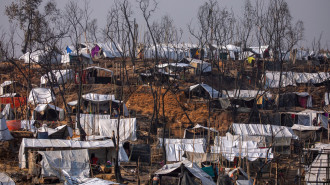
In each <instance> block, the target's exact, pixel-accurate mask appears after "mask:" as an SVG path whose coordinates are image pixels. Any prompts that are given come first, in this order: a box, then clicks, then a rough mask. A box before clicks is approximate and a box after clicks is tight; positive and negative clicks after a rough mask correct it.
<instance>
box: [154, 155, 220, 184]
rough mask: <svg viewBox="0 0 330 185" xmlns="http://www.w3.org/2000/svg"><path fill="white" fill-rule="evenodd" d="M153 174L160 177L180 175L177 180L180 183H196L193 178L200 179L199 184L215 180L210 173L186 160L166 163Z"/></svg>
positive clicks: (212, 182)
mask: <svg viewBox="0 0 330 185" xmlns="http://www.w3.org/2000/svg"><path fill="white" fill-rule="evenodd" d="M155 174H156V175H159V176H160V178H162V176H170V177H177V178H178V177H180V178H179V179H180V180H179V182H181V183H180V184H182V185H189V184H198V183H197V182H196V180H194V178H197V179H198V180H199V181H201V184H203V185H215V182H214V181H213V179H212V177H211V176H210V175H208V174H207V173H205V172H204V171H203V170H202V169H201V168H199V167H198V166H197V165H196V164H195V163H192V162H190V161H188V160H184V161H181V162H178V163H173V164H166V165H164V166H163V167H162V168H160V169H159V170H157V171H156V172H155ZM179 174H181V176H179ZM193 177H194V178H193Z"/></svg>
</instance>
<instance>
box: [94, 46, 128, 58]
mask: <svg viewBox="0 0 330 185" xmlns="http://www.w3.org/2000/svg"><path fill="white" fill-rule="evenodd" d="M97 45H98V46H99V47H100V48H101V49H102V51H103V55H104V57H106V58H116V57H121V53H123V50H122V49H121V46H120V45H119V44H118V43H113V42H110V43H97Z"/></svg>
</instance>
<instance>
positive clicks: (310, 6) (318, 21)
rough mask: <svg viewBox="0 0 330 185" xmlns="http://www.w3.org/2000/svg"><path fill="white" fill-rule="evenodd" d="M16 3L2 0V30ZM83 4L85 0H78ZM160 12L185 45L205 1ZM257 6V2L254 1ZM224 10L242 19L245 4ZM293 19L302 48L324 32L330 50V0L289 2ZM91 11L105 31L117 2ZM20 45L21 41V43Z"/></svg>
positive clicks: (103, 0)
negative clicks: (7, 9)
mask: <svg viewBox="0 0 330 185" xmlns="http://www.w3.org/2000/svg"><path fill="white" fill-rule="evenodd" d="M12 1H13V0H0V4H1V6H0V14H1V16H0V23H1V24H0V25H1V28H2V29H5V30H8V27H9V22H8V19H7V17H6V16H5V14H4V12H5V6H8V5H9V4H10V3H11V2H12ZM76 1H78V2H82V3H83V1H82V0H76ZM130 1H131V2H132V3H133V12H134V17H136V18H137V21H138V23H139V29H140V31H143V29H145V28H144V23H143V22H141V21H142V19H141V11H140V10H139V9H138V6H137V4H136V3H135V0H130ZM55 2H56V3H57V5H58V7H59V8H60V9H63V8H64V7H65V4H66V3H67V2H68V0H56V1H55ZM158 2H159V4H158V8H157V11H156V13H155V14H154V17H153V20H160V18H161V17H162V16H163V15H169V16H170V17H172V18H173V20H174V24H175V25H176V27H178V28H182V29H183V31H184V35H183V41H184V42H190V40H192V37H191V36H190V34H189V33H188V31H187V24H188V23H190V21H191V20H192V19H195V18H196V15H197V10H198V7H199V6H201V5H202V4H203V3H204V2H205V0H158ZM251 2H252V3H254V0H251ZM218 3H219V5H220V6H221V7H226V8H228V9H232V10H233V12H234V13H235V16H237V15H239V16H240V15H241V10H242V7H243V6H244V0H218ZM287 3H288V4H289V8H290V11H291V15H292V17H293V18H294V20H298V19H300V20H302V21H303V22H304V26H305V38H304V41H303V42H301V43H300V45H302V46H305V47H311V43H312V41H313V39H314V37H316V39H318V37H319V35H320V34H321V33H322V32H323V37H322V46H323V47H327V45H328V46H329V48H330V21H329V19H330V11H329V8H330V0H313V1H312V0H287ZM90 5H91V8H92V9H93V13H92V17H93V18H97V21H98V27H99V28H103V27H104V25H105V23H106V15H107V13H108V10H109V9H110V8H111V6H112V5H113V0H91V3H90ZM19 42H20V41H19Z"/></svg>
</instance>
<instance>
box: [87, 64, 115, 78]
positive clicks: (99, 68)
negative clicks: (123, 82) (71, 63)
mask: <svg viewBox="0 0 330 185" xmlns="http://www.w3.org/2000/svg"><path fill="white" fill-rule="evenodd" d="M89 69H98V70H102V71H106V72H109V73H111V76H112V75H113V72H112V71H111V70H110V69H106V68H102V67H98V66H90V67H86V68H85V69H84V70H89Z"/></svg>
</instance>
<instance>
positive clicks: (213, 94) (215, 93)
mask: <svg viewBox="0 0 330 185" xmlns="http://www.w3.org/2000/svg"><path fill="white" fill-rule="evenodd" d="M199 86H201V87H203V88H204V89H205V90H206V91H207V92H208V93H209V95H210V97H211V98H219V91H217V90H215V89H213V88H212V87H211V86H209V85H207V84H196V85H193V86H190V87H189V91H192V90H194V89H195V88H197V87H199Z"/></svg>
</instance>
